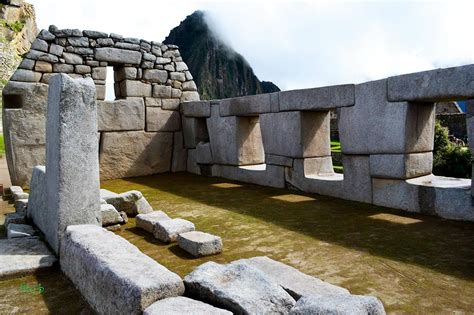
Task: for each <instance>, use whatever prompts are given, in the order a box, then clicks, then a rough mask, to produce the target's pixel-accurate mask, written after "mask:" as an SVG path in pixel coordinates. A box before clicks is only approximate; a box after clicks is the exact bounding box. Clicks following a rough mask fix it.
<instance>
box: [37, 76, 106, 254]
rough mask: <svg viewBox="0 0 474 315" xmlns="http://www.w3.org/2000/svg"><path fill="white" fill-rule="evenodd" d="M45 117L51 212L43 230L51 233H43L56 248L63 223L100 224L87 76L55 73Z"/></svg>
mask: <svg viewBox="0 0 474 315" xmlns="http://www.w3.org/2000/svg"><path fill="white" fill-rule="evenodd" d="M47 117H48V124H47V127H46V134H47V139H48V142H47V144H46V164H47V165H48V172H47V173H46V187H47V189H46V191H47V207H48V208H49V210H50V211H51V213H53V214H54V216H53V219H52V220H51V221H52V222H50V225H49V226H48V229H51V230H52V231H54V232H53V234H50V233H48V234H46V240H47V241H48V243H49V244H50V245H51V247H52V248H53V250H54V251H55V252H56V253H57V252H58V251H59V246H60V242H61V239H62V237H63V234H64V231H65V229H66V227H67V226H68V225H72V224H82V223H86V224H97V225H100V224H101V222H100V221H101V217H100V203H99V199H100V198H99V188H100V186H99V163H98V154H97V153H98V152H97V148H98V138H97V107H96V101H95V88H94V83H93V81H92V79H90V78H88V79H78V80H73V79H71V78H70V77H68V76H67V75H65V74H60V75H57V76H54V77H53V78H52V79H51V81H50V85H49V100H48V113H47ZM77 117H81V119H77ZM84 183H87V185H86V184H84Z"/></svg>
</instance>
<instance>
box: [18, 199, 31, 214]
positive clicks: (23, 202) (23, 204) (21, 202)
mask: <svg viewBox="0 0 474 315" xmlns="http://www.w3.org/2000/svg"><path fill="white" fill-rule="evenodd" d="M27 207H28V199H18V200H15V211H16V212H26V208H27Z"/></svg>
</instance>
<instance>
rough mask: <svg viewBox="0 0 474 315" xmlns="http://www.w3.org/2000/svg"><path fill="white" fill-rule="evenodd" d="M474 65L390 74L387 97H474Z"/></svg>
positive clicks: (433, 99)
mask: <svg viewBox="0 0 474 315" xmlns="http://www.w3.org/2000/svg"><path fill="white" fill-rule="evenodd" d="M473 82H474V65H467V66H460V67H452V68H445V69H436V70H430V71H423V72H416V73H410V74H404V75H399V76H395V77H390V78H388V84H387V91H388V100H389V101H391V102H398V101H419V102H440V101H458V100H464V99H471V98H474V83H473Z"/></svg>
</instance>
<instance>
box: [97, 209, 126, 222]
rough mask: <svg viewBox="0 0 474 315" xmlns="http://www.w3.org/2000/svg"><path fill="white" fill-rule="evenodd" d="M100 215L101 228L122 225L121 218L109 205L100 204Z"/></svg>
mask: <svg viewBox="0 0 474 315" xmlns="http://www.w3.org/2000/svg"><path fill="white" fill-rule="evenodd" d="M100 213H101V216H102V226H110V225H116V224H120V223H123V218H122V216H121V215H120V213H118V211H117V210H116V209H115V207H114V206H113V205H111V204H101V205H100Z"/></svg>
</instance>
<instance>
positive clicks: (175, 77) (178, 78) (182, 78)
mask: <svg viewBox="0 0 474 315" xmlns="http://www.w3.org/2000/svg"><path fill="white" fill-rule="evenodd" d="M170 79H171V80H176V81H179V82H184V81H186V76H185V75H184V73H182V72H170Z"/></svg>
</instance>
